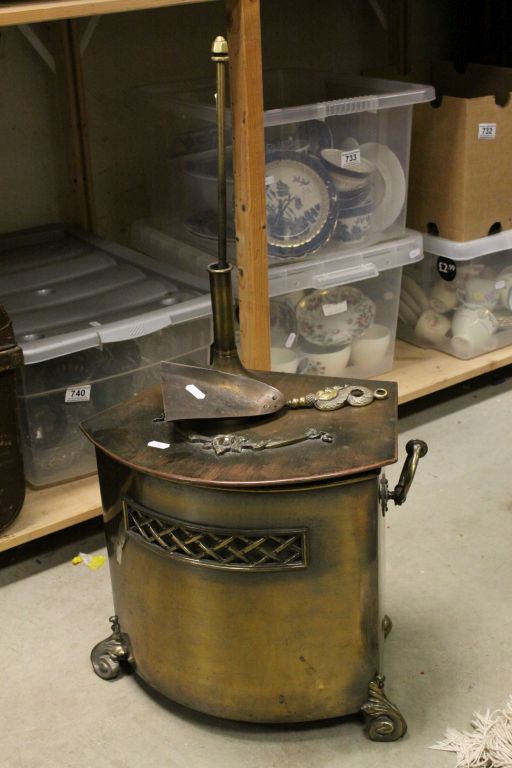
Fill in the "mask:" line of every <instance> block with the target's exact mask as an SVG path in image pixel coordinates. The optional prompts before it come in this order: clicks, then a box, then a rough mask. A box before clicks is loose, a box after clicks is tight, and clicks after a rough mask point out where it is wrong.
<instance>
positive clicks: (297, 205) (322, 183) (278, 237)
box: [265, 151, 337, 258]
mask: <svg viewBox="0 0 512 768" xmlns="http://www.w3.org/2000/svg"><path fill="white" fill-rule="evenodd" d="M265 187H266V201H267V236H268V252H269V254H270V255H271V256H279V257H281V258H286V257H293V258H296V257H297V256H305V255H306V254H308V253H311V252H312V251H316V250H317V249H318V248H320V246H321V245H323V244H324V243H325V242H326V241H327V240H328V239H329V238H330V236H331V234H332V231H333V229H334V225H335V224H336V215H337V205H336V189H335V187H334V184H333V183H332V181H331V179H330V178H329V175H328V173H327V171H326V170H325V168H324V167H323V165H322V163H321V162H320V161H319V160H318V159H317V158H316V157H311V156H310V155H306V154H304V153H299V152H289V151H288V152H283V151H276V152H270V153H268V154H267V162H266V166H265Z"/></svg>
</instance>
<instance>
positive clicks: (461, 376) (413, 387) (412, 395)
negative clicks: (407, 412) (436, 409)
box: [375, 341, 512, 404]
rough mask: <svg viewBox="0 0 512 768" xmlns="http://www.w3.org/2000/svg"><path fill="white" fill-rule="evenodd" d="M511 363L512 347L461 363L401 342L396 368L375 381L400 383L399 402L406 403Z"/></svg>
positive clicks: (399, 342)
mask: <svg viewBox="0 0 512 768" xmlns="http://www.w3.org/2000/svg"><path fill="white" fill-rule="evenodd" d="M511 363H512V346H508V347H502V348H501V349H497V350H495V351H494V352H488V353H487V354H485V355H480V356H479V357H474V358H472V359H471V360H459V359H458V358H457V357H452V356H451V355H446V354H445V353H444V352H438V351H437V350H435V349H422V348H421V347H415V346H413V345H412V344H407V343H406V342H405V341H397V343H396V347H395V367H394V368H393V370H392V371H390V372H389V373H385V374H383V375H382V376H376V377H375V378H376V379H384V380H388V381H390V380H391V381H397V382H398V402H399V403H400V404H402V403H407V402H409V401H410V400H417V399H418V398H419V397H423V396H424V395H429V394H431V393H432V392H439V391H440V390H441V389H446V388H447V387H451V386H453V385H454V384H459V383H460V382H461V381H467V380H468V379H472V378H474V377H475V376H480V375H481V374H483V373H488V372H489V371H494V370H496V369H497V368H503V367H504V366H505V365H510V364H511Z"/></svg>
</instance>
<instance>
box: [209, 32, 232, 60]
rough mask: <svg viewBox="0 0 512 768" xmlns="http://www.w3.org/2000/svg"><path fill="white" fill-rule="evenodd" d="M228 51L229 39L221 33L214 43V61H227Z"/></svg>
mask: <svg viewBox="0 0 512 768" xmlns="http://www.w3.org/2000/svg"><path fill="white" fill-rule="evenodd" d="M228 53H229V52H228V41H227V40H226V38H225V37H222V35H219V36H218V37H216V38H215V40H214V41H213V44H212V61H226V60H227V58H228Z"/></svg>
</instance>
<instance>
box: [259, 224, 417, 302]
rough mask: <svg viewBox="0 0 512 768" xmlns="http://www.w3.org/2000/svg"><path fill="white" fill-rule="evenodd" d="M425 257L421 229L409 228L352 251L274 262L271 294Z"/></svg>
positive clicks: (359, 276) (373, 273)
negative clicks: (381, 241)
mask: <svg viewBox="0 0 512 768" xmlns="http://www.w3.org/2000/svg"><path fill="white" fill-rule="evenodd" d="M422 258H423V238H422V235H421V234H420V233H419V232H414V231H413V230H406V233H405V236H404V237H401V238H397V239H396V240H388V241H386V242H383V243H377V244H376V245H371V246H366V247H364V246H361V248H360V249H358V250H354V251H350V253H340V251H339V248H336V246H334V245H333V246H332V248H331V249H330V250H329V249H326V250H324V251H322V258H321V259H319V258H316V259H315V258H314V257H312V258H310V259H308V260H307V261H301V262H294V263H292V264H283V265H282V266H273V267H271V268H270V269H269V294H270V296H271V297H274V296H279V295H282V294H284V293H292V292H293V291H297V290H304V289H306V288H317V289H319V288H331V287H333V286H337V285H345V284H347V283H356V282H359V281H361V280H367V279H369V278H372V277H377V276H378V275H379V274H380V273H381V272H384V271H385V270H388V269H396V268H397V267H403V266H405V265H406V264H413V263H414V262H416V261H421V259H422Z"/></svg>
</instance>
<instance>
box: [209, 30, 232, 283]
mask: <svg viewBox="0 0 512 768" xmlns="http://www.w3.org/2000/svg"><path fill="white" fill-rule="evenodd" d="M228 60H229V55H228V44H227V41H226V40H225V38H223V37H221V36H219V37H216V38H215V40H214V41H213V45H212V61H214V62H215V64H216V70H217V73H216V74H217V94H216V110H217V200H218V205H217V208H218V213H217V219H218V264H219V267H220V268H221V269H224V268H225V267H226V266H227V246H226V239H227V238H226V128H225V126H226V66H227V63H228Z"/></svg>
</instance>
